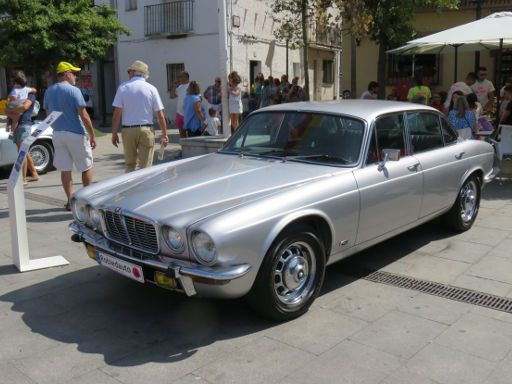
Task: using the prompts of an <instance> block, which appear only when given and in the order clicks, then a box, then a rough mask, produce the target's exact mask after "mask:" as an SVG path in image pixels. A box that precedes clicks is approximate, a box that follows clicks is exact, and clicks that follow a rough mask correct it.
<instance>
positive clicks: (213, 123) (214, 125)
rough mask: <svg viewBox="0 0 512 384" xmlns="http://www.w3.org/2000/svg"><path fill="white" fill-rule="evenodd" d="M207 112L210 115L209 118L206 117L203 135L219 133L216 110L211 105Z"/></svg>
mask: <svg viewBox="0 0 512 384" xmlns="http://www.w3.org/2000/svg"><path fill="white" fill-rule="evenodd" d="M208 114H209V115H210V118H209V119H208V124H207V125H206V128H205V130H204V132H203V135H204V136H217V135H218V134H219V128H220V120H219V118H218V117H217V110H216V109H215V108H213V107H211V108H210V109H209V110H208Z"/></svg>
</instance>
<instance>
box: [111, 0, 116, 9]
mask: <svg viewBox="0 0 512 384" xmlns="http://www.w3.org/2000/svg"><path fill="white" fill-rule="evenodd" d="M110 8H114V9H117V0H110Z"/></svg>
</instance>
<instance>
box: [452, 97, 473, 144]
mask: <svg viewBox="0 0 512 384" xmlns="http://www.w3.org/2000/svg"><path fill="white" fill-rule="evenodd" d="M448 120H450V122H451V123H452V124H453V126H454V127H455V129H457V133H458V134H459V137H461V138H463V139H471V137H472V135H473V130H474V129H475V127H476V116H475V112H473V111H470V110H469V105H468V101H467V99H466V96H458V97H457V99H456V100H455V101H454V103H453V109H452V110H451V111H450V112H449V113H448Z"/></svg>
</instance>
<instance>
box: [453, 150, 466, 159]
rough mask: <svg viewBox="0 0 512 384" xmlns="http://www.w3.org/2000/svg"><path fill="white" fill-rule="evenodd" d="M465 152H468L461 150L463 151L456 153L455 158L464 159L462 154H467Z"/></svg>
mask: <svg viewBox="0 0 512 384" xmlns="http://www.w3.org/2000/svg"><path fill="white" fill-rule="evenodd" d="M465 153H466V152H461V153H459V154H458V155H455V158H456V159H457V160H460V159H462V156H464V154H465Z"/></svg>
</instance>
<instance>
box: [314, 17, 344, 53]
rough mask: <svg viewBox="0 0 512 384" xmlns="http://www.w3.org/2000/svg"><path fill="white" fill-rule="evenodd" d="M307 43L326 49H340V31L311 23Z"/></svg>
mask: <svg viewBox="0 0 512 384" xmlns="http://www.w3.org/2000/svg"><path fill="white" fill-rule="evenodd" d="M309 41H310V42H312V43H314V44H318V45H323V46H326V47H336V48H341V45H342V38H341V29H340V28H334V27H330V26H327V25H322V24H319V23H312V24H310V26H309Z"/></svg>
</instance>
